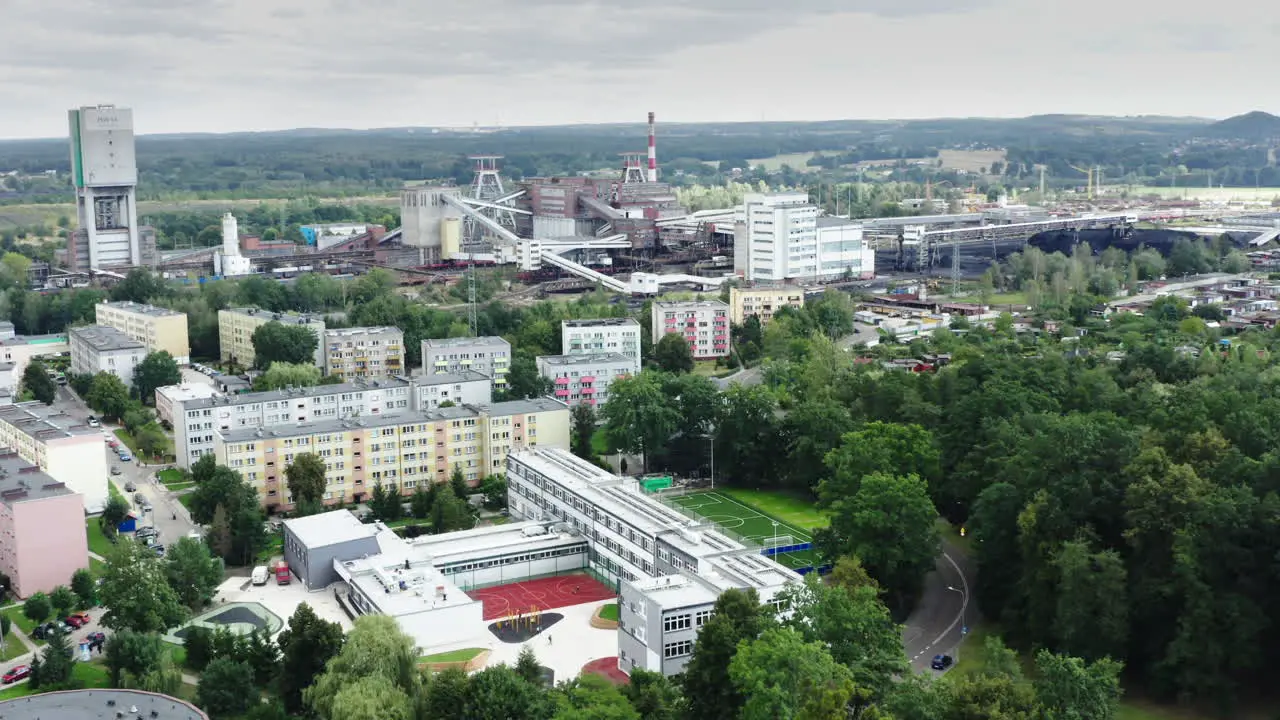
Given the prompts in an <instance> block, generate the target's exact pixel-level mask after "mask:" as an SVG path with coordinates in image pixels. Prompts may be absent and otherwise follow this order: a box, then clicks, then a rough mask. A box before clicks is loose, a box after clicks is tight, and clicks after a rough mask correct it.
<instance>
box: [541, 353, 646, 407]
mask: <svg viewBox="0 0 1280 720" xmlns="http://www.w3.org/2000/svg"><path fill="white" fill-rule="evenodd" d="M637 372H639V370H638V365H637V363H636V362H635V361H634V360H632V359H631V358H629V357H627V356H626V355H623V354H621V353H592V354H590V355H585V354H584V355H543V356H541V357H539V358H538V373H539V374H540V375H542V377H544V378H546V379H547V380H549V381H551V383H552V393H553V394H554V395H555V398H556V399H557V400H559V401H560V402H563V403H567V404H569V405H579V404H583V403H585V404H587V405H593V406H597V407H599V406H602V405H604V404H605V403H606V402H608V401H609V386H610V385H612V384H613V381H615V380H619V379H621V378H627V377H631V376H632V375H635V374H636V373H637Z"/></svg>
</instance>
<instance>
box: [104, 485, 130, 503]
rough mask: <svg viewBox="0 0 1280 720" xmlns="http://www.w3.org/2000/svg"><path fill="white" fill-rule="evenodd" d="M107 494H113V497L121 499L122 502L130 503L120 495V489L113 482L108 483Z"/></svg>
mask: <svg viewBox="0 0 1280 720" xmlns="http://www.w3.org/2000/svg"><path fill="white" fill-rule="evenodd" d="M107 492H108V493H110V494H111V497H115V498H120V499H121V500H124V501H126V502H128V498H126V497H125V496H124V495H122V494H121V493H120V488H118V487H116V484H115V483H113V482H109V483H107Z"/></svg>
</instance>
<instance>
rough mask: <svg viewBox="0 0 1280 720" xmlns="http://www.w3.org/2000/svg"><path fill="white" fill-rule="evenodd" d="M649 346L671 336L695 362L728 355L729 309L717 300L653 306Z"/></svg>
mask: <svg viewBox="0 0 1280 720" xmlns="http://www.w3.org/2000/svg"><path fill="white" fill-rule="evenodd" d="M652 320H653V323H652V325H653V342H654V343H655V344H656V343H657V342H658V341H659V340H661V339H662V337H663V336H664V335H669V334H671V333H675V334H676V335H679V336H681V337H683V338H684V339H685V342H687V343H689V350H690V351H692V352H693V357H694V359H695V360H711V359H715V358H721V357H728V355H729V306H728V305H727V304H725V303H722V302H720V301H719V300H698V301H691V302H655V303H653V317H652Z"/></svg>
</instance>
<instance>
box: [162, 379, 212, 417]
mask: <svg viewBox="0 0 1280 720" xmlns="http://www.w3.org/2000/svg"><path fill="white" fill-rule="evenodd" d="M217 394H218V390H217V389H216V388H214V387H213V386H212V385H206V384H205V383H202V382H195V383H182V384H180V385H166V386H164V387H160V388H156V417H158V418H160V420H162V421H163V422H167V423H169V427H174V426H175V423H174V414H173V411H174V407H175V406H180V405H181V404H182V403H184V402H188V401H190V400H198V399H201V398H211V397H213V396H215V395H217ZM180 409H181V408H179V410H180Z"/></svg>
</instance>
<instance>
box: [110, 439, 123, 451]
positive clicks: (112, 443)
mask: <svg viewBox="0 0 1280 720" xmlns="http://www.w3.org/2000/svg"><path fill="white" fill-rule="evenodd" d="M107 447H109V448H111V449H112V450H117V449H119V448H120V441H119V440H110V439H108V440H107Z"/></svg>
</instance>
